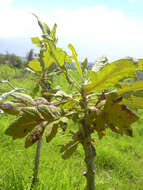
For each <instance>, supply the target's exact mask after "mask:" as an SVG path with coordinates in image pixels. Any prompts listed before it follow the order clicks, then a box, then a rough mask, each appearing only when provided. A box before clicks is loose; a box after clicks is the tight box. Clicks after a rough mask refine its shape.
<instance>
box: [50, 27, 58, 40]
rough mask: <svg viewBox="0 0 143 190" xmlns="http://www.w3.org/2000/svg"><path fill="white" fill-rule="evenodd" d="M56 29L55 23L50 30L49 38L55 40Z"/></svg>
mask: <svg viewBox="0 0 143 190" xmlns="http://www.w3.org/2000/svg"><path fill="white" fill-rule="evenodd" d="M56 29H57V24H54V26H53V29H52V31H51V38H52V39H53V40H54V41H56Z"/></svg>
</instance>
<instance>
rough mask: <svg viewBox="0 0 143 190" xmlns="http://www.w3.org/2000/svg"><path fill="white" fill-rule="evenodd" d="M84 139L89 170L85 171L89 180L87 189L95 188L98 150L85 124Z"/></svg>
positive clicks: (83, 144)
mask: <svg viewBox="0 0 143 190" xmlns="http://www.w3.org/2000/svg"><path fill="white" fill-rule="evenodd" d="M83 132H84V134H85V135H84V139H83V142H82V146H83V149H84V153H85V163H86V168H87V171H86V172H85V173H84V176H85V177H86V180H87V186H86V190H95V179H94V178H95V163H94V158H95V156H96V150H95V148H94V146H93V145H92V143H91V136H90V134H89V133H87V129H85V126H83Z"/></svg>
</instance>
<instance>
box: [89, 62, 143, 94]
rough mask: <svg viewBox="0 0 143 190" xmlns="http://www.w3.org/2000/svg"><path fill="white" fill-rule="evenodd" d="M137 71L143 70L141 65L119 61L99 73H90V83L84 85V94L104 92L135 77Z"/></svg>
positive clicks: (106, 66)
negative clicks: (126, 79)
mask: <svg viewBox="0 0 143 190" xmlns="http://www.w3.org/2000/svg"><path fill="white" fill-rule="evenodd" d="M137 70H143V67H142V65H141V64H139V65H138V64H135V63H134V61H133V60H128V59H120V60H117V61H115V62H112V63H110V64H107V65H105V66H104V67H103V68H102V69H101V70H100V71H99V72H93V71H92V75H91V82H90V83H89V84H87V85H85V92H86V93H89V92H91V91H93V90H96V91H97V92H98V91H101V90H106V89H108V88H109V87H113V86H115V85H116V84H118V82H119V81H120V80H122V79H124V78H128V77H136V74H135V72H136V71H137Z"/></svg>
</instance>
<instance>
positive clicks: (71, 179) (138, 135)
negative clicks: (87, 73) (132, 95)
mask: <svg viewBox="0 0 143 190" xmlns="http://www.w3.org/2000/svg"><path fill="white" fill-rule="evenodd" d="M0 58H1V57H0ZM0 64H1V63H0ZM25 65H26V62H25ZM71 73H72V74H73V75H75V76H76V77H77V80H78V75H77V73H76V72H75V71H74V70H72V71H71ZM6 79H9V80H10V81H11V83H12V84H13V85H14V86H16V87H21V88H25V89H27V90H28V93H29V94H30V95H31V94H32V90H33V89H34V86H35V84H36V79H35V77H34V76H33V74H32V73H29V72H28V71H26V69H25V67H24V64H23V65H22V64H21V62H18V65H17V64H13V65H12V66H11V62H9V63H7V62H6V63H5V62H2V64H1V65H0V80H6ZM33 79H34V80H33ZM53 85H54V86H60V87H61V89H62V90H66V91H67V92H69V91H72V90H73V89H68V88H67V84H66V81H65V80H64V78H63V77H62V76H60V78H59V77H58V78H57V77H56V76H55V78H54V83H53ZM8 90H9V87H8V86H7V85H6V84H0V94H2V93H3V92H5V91H8ZM137 114H138V115H140V120H139V121H138V122H136V123H135V124H134V125H133V126H132V127H133V131H134V137H133V138H131V137H128V136H119V135H116V134H113V133H112V132H111V131H108V133H107V136H105V137H104V138H103V139H102V140H100V141H98V145H96V146H97V156H96V159H95V166H96V183H97V185H96V187H97V190H142V189H143V141H142V138H143V126H142V123H143V112H142V111H139V112H138V113H137ZM12 120H14V117H11V116H8V115H6V114H3V115H0V126H1V132H0V189H1V190H28V189H29V188H30V185H31V175H32V169H33V159H34V155H35V148H36V147H35V146H36V145H34V146H32V147H31V148H29V149H24V140H23V139H22V140H16V141H13V140H12V139H11V138H10V137H8V136H6V135H5V134H4V131H5V129H6V128H7V127H8V125H9V123H11V121H12ZM72 125H73V124H72V123H71V126H72ZM72 127H76V126H72ZM66 138H69V137H63V136H62V134H59V135H58V136H57V137H56V138H55V139H54V140H52V141H51V142H50V143H49V144H47V143H46V142H45V139H44V140H43V142H42V150H41V158H40V159H41V162H40V172H39V185H38V186H37V187H36V189H37V190H56V189H57V188H58V190H75V189H77V190H83V189H84V186H85V181H84V183H83V177H82V175H83V172H84V170H85V166H84V162H83V161H81V160H82V159H81V157H82V158H83V151H82V148H81V147H79V148H78V149H77V151H76V152H75V153H74V155H73V156H72V157H71V158H70V159H69V160H67V161H64V162H63V160H62V158H61V156H60V154H59V146H58V145H57V144H63V142H64V141H66ZM95 138H96V136H95ZM47 158H48V159H47Z"/></svg>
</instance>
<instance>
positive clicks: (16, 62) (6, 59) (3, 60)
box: [0, 53, 25, 68]
mask: <svg viewBox="0 0 143 190" xmlns="http://www.w3.org/2000/svg"><path fill="white" fill-rule="evenodd" d="M0 64H8V65H9V66H14V67H17V68H21V67H23V66H24V64H25V63H24V61H23V60H22V59H21V58H20V57H19V56H17V55H15V54H10V53H6V54H0Z"/></svg>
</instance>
